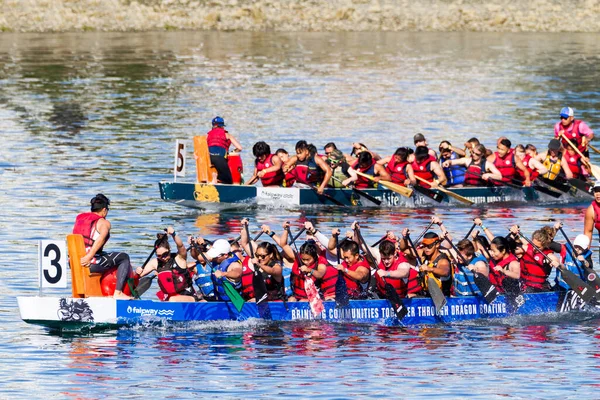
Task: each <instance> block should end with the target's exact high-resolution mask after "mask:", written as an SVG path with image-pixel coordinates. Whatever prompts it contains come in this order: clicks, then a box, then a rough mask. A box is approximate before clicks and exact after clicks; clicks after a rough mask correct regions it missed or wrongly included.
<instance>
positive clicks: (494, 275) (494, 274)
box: [489, 254, 518, 293]
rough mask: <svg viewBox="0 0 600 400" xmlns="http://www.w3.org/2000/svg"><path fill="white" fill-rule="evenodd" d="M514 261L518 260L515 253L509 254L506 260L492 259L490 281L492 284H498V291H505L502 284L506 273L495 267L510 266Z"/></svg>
mask: <svg viewBox="0 0 600 400" xmlns="http://www.w3.org/2000/svg"><path fill="white" fill-rule="evenodd" d="M513 261H518V259H517V257H515V255H514V254H509V255H508V257H506V258H505V259H504V260H502V261H500V262H496V260H494V259H490V276H489V278H490V282H491V283H492V285H494V286H496V289H498V292H500V293H504V292H505V290H504V287H503V286H502V284H503V281H504V278H506V275H504V274H503V273H502V272H500V271H496V270H495V267H501V268H503V269H504V268H508V265H509V264H510V263H511V262H513Z"/></svg>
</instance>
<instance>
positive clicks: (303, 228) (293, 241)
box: [288, 227, 306, 245]
mask: <svg viewBox="0 0 600 400" xmlns="http://www.w3.org/2000/svg"><path fill="white" fill-rule="evenodd" d="M305 230H306V228H305V227H302V229H300V232H298V233H297V234H296V236H294V237H293V238H292V241H291V242H290V245H292V244H294V243H295V242H296V239H298V238H299V237H300V235H302V233H303V232H304V231H305ZM290 234H291V232H290V230H289V229H288V237H289V238H291V236H289V235H290Z"/></svg>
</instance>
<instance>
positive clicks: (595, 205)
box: [592, 200, 600, 234]
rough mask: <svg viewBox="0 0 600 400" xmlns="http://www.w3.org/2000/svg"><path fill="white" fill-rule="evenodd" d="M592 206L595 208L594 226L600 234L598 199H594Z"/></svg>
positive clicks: (599, 206) (599, 205)
mask: <svg viewBox="0 0 600 400" xmlns="http://www.w3.org/2000/svg"><path fill="white" fill-rule="evenodd" d="M592 207H593V209H594V227H595V228H596V230H597V231H598V234H600V204H598V203H597V202H596V200H592Z"/></svg>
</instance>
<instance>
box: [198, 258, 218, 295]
mask: <svg viewBox="0 0 600 400" xmlns="http://www.w3.org/2000/svg"><path fill="white" fill-rule="evenodd" d="M196 272H197V273H196V276H195V279H194V282H195V283H196V286H198V288H199V289H200V291H201V292H202V295H203V296H204V298H207V299H211V298H212V299H214V297H215V285H214V283H213V280H212V277H211V274H212V272H211V270H210V267H209V266H207V265H202V264H201V263H200V262H196Z"/></svg>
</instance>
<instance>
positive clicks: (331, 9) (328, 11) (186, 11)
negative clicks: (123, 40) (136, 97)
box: [0, 0, 600, 33]
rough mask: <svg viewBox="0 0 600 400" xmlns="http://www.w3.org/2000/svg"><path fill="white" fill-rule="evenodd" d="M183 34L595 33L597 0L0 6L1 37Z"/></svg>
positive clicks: (99, 0) (113, 0)
mask: <svg viewBox="0 0 600 400" xmlns="http://www.w3.org/2000/svg"><path fill="white" fill-rule="evenodd" d="M565 16H568V17H565ZM187 30H190V31H251V32H252V31H254V32H257V31H258V32H260V31H262V32H265V31H278V32H336V31H339V32H361V31H366V32H400V31H412V32H600V0H559V1H554V0H532V1H529V2H527V1H518V2H515V1H509V0H504V1H502V0H492V1H484V0H445V1H435V0H426V1H422V2H411V1H408V0H331V1H326V0H296V1H293V2H290V1H287V0H258V1H251V0H212V1H205V0H139V1H131V0H104V1H103V0H0V32H38V33H42V32H86V31H92V32H111V31H112V32H136V31H138V32H139V31H187Z"/></svg>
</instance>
